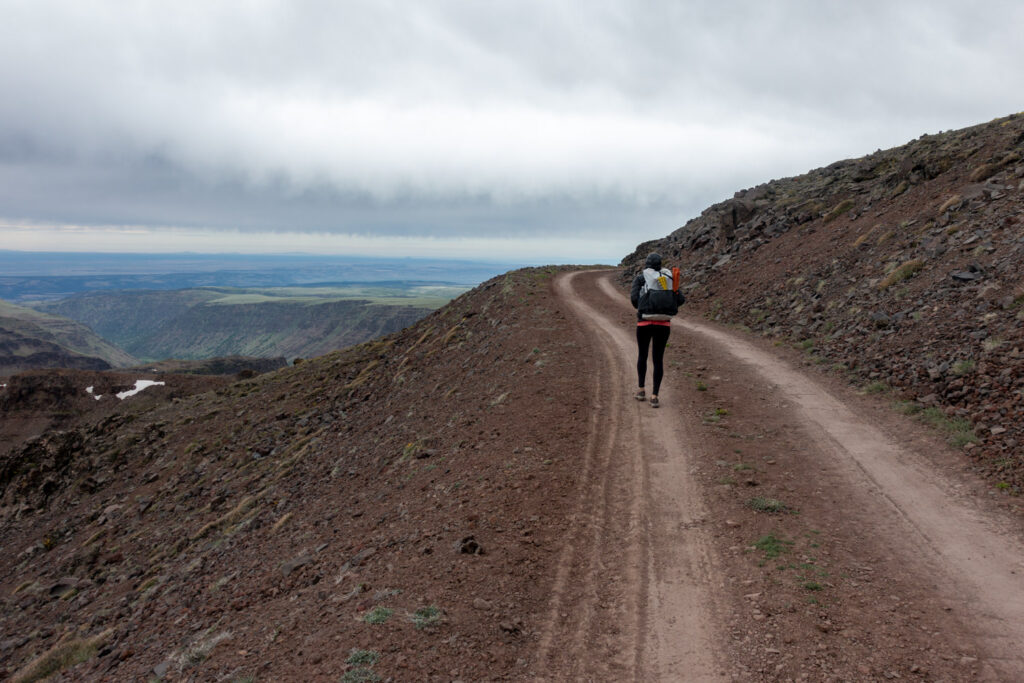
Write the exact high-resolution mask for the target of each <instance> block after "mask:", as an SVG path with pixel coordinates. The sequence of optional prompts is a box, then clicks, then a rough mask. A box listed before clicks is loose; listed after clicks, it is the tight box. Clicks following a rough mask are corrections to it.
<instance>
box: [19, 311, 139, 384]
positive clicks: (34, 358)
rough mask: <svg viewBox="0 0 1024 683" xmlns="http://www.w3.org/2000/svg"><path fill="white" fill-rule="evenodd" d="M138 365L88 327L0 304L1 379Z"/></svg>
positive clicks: (134, 360) (61, 318)
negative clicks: (50, 370)
mask: <svg viewBox="0 0 1024 683" xmlns="http://www.w3.org/2000/svg"><path fill="white" fill-rule="evenodd" d="M137 362H138V361H137V360H136V359H135V358H133V357H132V356H131V355H129V354H128V353H125V352H124V351H122V350H121V349H119V348H117V347H116V346H114V345H112V344H110V343H109V342H107V341H105V340H103V339H101V338H100V337H99V336H97V335H96V334H95V333H94V332H93V331H92V330H90V329H89V328H88V327H86V326H85V325H82V324H80V323H77V322H75V321H73V320H69V319H67V318H63V317H60V316H57V315H50V314H46V313H40V312H39V311H35V310H33V309H31V308H24V307H22V306H16V305H14V304H11V303H8V302H6V301H0V377H4V376H8V375H13V374H15V373H18V372H22V371H24V370H30V369H37V368H78V369H82V370H105V369H108V368H112V367H126V366H129V365H134V364H135V363H137Z"/></svg>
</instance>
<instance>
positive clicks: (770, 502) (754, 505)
mask: <svg viewBox="0 0 1024 683" xmlns="http://www.w3.org/2000/svg"><path fill="white" fill-rule="evenodd" d="M747 505H748V506H749V507H750V508H751V509H752V510H755V511H757V512H769V513H775V512H785V511H786V510H788V508H787V507H786V504H785V503H783V502H782V501H781V500H777V499H775V498H766V497H764V496H757V497H755V498H751V499H750V500H749V501H747Z"/></svg>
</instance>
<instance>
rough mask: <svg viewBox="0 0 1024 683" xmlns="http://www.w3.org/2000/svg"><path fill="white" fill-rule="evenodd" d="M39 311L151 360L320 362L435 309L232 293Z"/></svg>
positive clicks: (88, 301) (92, 297)
mask: <svg viewBox="0 0 1024 683" xmlns="http://www.w3.org/2000/svg"><path fill="white" fill-rule="evenodd" d="M413 301H414V300H413ZM38 307H39V308H40V309H41V310H45V311H47V312H50V313H56V314H58V315H63V316H67V317H69V318H72V319H74V320H78V321H80V322H82V323H84V324H86V325H88V326H89V327H90V328H92V329H94V330H96V332H97V333H98V334H100V335H102V336H103V337H104V338H105V339H109V340H110V341H111V342H113V343H115V344H117V345H119V346H120V347H121V348H124V349H125V350H127V351H128V352H130V353H132V354H133V355H135V356H137V357H139V358H142V359H145V360H160V359H163V358H183V359H202V358H213V357H220V356H233V355H242V356H256V357H265V358H269V357H276V356H285V357H287V358H294V357H308V356H319V355H323V354H325V353H327V352H329V351H333V350H335V349H340V348H345V347H346V346H352V345H353V344H359V343H362V342H364V341H367V340H369V339H373V338H375V337H379V336H382V335H385V334H390V333H391V332H395V331H397V330H400V329H402V328H403V327H406V326H407V325H410V324H412V323H413V322H415V321H416V320H418V319H420V318H422V317H423V316H424V315H426V314H427V313H428V312H429V311H430V310H431V309H430V308H427V307H425V306H419V305H415V304H413V305H395V304H389V305H380V304H376V303H372V302H370V301H367V300H358V299H345V300H337V299H318V298H315V297H308V296H307V297H292V298H287V297H268V296H264V295H260V294H251V295H250V294H249V293H248V292H247V291H246V290H233V289H225V288H202V289H186V290H176V291H155V290H154V291H150V290H146V291H118V292H91V293H87V294H79V295H76V296H73V297H69V298H67V299H62V300H59V301H55V302H45V303H40V304H38Z"/></svg>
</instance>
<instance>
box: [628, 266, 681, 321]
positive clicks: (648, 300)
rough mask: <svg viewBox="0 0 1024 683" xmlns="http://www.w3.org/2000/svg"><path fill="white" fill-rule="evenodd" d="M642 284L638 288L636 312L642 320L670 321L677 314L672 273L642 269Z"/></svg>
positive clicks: (677, 308) (665, 270)
mask: <svg viewBox="0 0 1024 683" xmlns="http://www.w3.org/2000/svg"><path fill="white" fill-rule="evenodd" d="M643 275H644V284H643V286H642V287H641V288H640V301H639V304H638V305H637V310H639V311H640V316H641V317H642V318H643V319H644V320H671V319H672V316H674V315H675V314H676V313H678V312H679V304H677V303H676V293H675V292H674V291H672V271H671V270H669V269H668V268H662V269H661V270H660V271H657V270H654V269H653V268H644V273H643Z"/></svg>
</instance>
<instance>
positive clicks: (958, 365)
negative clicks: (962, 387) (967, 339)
mask: <svg viewBox="0 0 1024 683" xmlns="http://www.w3.org/2000/svg"><path fill="white" fill-rule="evenodd" d="M974 366H975V363H974V361H973V360H970V359H968V360H958V361H957V362H955V363H953V368H952V369H953V374H954V375H966V374H967V373H969V372H974Z"/></svg>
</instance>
